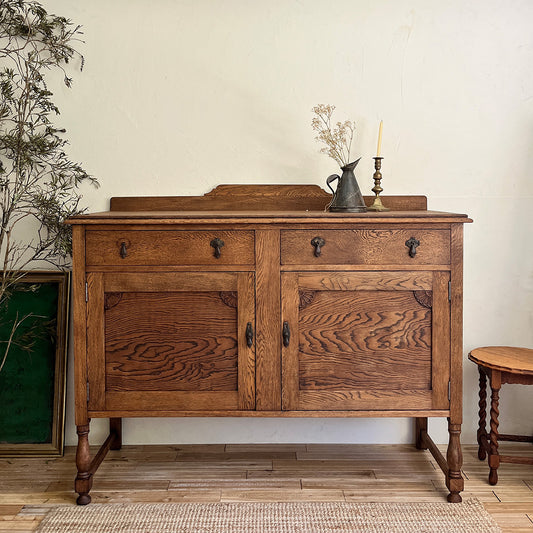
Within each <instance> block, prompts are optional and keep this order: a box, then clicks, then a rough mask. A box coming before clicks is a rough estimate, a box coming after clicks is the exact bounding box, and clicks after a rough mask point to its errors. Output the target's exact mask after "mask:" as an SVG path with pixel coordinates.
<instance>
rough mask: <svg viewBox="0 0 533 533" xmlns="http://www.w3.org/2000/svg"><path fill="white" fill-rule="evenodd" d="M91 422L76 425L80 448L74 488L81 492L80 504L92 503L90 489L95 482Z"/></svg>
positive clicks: (78, 501)
mask: <svg viewBox="0 0 533 533" xmlns="http://www.w3.org/2000/svg"><path fill="white" fill-rule="evenodd" d="M89 423H90V420H89V421H88V423H87V424H86V425H83V426H76V432H77V434H78V448H77V450H76V467H77V468H78V474H77V476H76V481H75V483H74V489H75V491H76V492H77V493H78V494H79V496H78V499H77V500H76V503H77V504H78V505H87V504H88V503H91V497H90V496H89V491H90V490H91V487H92V484H93V475H92V473H91V471H90V470H91V452H90V449H89Z"/></svg>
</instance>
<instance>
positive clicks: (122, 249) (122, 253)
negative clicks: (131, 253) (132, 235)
mask: <svg viewBox="0 0 533 533" xmlns="http://www.w3.org/2000/svg"><path fill="white" fill-rule="evenodd" d="M119 253H120V257H122V259H126V257H127V255H128V249H127V246H126V243H125V242H124V241H122V242H121V243H120V252H119Z"/></svg>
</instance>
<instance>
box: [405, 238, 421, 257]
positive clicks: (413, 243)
mask: <svg viewBox="0 0 533 533" xmlns="http://www.w3.org/2000/svg"><path fill="white" fill-rule="evenodd" d="M405 246H407V247H408V248H409V255H410V256H411V257H415V255H416V249H417V248H418V246H420V241H419V240H417V239H415V238H414V237H411V238H410V239H409V240H407V241H405Z"/></svg>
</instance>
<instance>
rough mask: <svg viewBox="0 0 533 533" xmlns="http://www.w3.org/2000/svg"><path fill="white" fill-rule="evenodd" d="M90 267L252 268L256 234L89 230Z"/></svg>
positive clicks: (87, 248) (246, 232)
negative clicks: (219, 266)
mask: <svg viewBox="0 0 533 533" xmlns="http://www.w3.org/2000/svg"><path fill="white" fill-rule="evenodd" d="M85 253H86V263H87V265H88V266H102V265H121V266H122V265H162V266H164V265H252V264H254V263H255V252H254V232H253V231H233V230H220V231H217V230H213V231H211V230H209V231H203V230H202V231H179V230H138V231H137V230H125V231H116V230H109V231H106V230H103V231H100V230H88V231H87V234H86V252H85Z"/></svg>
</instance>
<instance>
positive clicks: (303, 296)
mask: <svg viewBox="0 0 533 533" xmlns="http://www.w3.org/2000/svg"><path fill="white" fill-rule="evenodd" d="M314 298H315V291H300V304H299V306H298V307H299V309H305V308H306V307H307V306H308V305H309V304H310V303H311V302H312V301H313V299H314Z"/></svg>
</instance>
